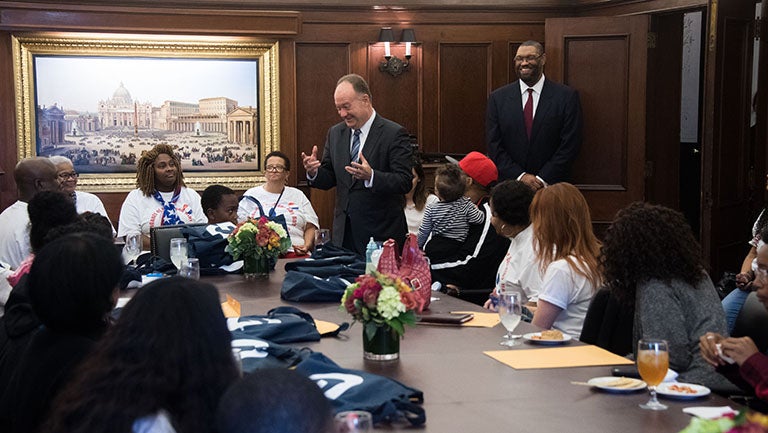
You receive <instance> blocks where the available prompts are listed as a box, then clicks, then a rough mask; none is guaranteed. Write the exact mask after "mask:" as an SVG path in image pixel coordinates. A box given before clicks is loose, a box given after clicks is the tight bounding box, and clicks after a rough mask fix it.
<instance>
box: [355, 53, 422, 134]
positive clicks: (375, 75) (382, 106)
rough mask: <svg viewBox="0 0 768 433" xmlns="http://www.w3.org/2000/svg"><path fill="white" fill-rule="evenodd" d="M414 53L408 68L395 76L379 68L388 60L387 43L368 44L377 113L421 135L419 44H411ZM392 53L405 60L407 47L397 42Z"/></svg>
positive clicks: (369, 73) (371, 85) (369, 69)
mask: <svg viewBox="0 0 768 433" xmlns="http://www.w3.org/2000/svg"><path fill="white" fill-rule="evenodd" d="M411 48H412V51H411V53H412V54H413V56H412V57H411V60H412V61H410V62H409V65H408V69H407V70H406V71H405V72H403V73H402V74H400V75H397V76H392V75H390V74H389V73H387V72H383V71H380V70H379V65H380V63H381V62H383V61H384V44H379V43H377V44H370V45H369V47H368V85H369V86H370V87H371V93H372V94H373V106H374V108H375V109H376V112H377V113H379V114H380V115H382V116H384V117H386V118H387V119H389V120H392V121H394V122H397V123H399V124H400V125H403V126H404V127H405V129H407V130H408V132H409V133H410V134H411V135H415V136H416V137H417V138H418V136H419V129H420V128H419V126H420V122H419V113H420V112H421V110H420V109H419V102H420V99H421V98H420V96H419V95H420V94H421V91H420V86H419V83H420V82H421V80H420V79H419V78H420V77H419V75H420V71H421V68H419V60H421V55H420V54H421V53H420V52H419V51H418V46H417V47H411ZM390 52H391V54H392V56H396V57H397V58H399V59H401V60H405V46H404V45H402V44H397V45H394V46H392V47H391V51H390Z"/></svg>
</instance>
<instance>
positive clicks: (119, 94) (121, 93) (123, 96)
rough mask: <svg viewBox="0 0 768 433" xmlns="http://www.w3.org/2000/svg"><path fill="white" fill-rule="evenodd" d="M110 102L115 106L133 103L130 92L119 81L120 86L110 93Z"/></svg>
mask: <svg viewBox="0 0 768 433" xmlns="http://www.w3.org/2000/svg"><path fill="white" fill-rule="evenodd" d="M112 103H113V104H114V105H116V106H123V107H124V106H130V105H132V104H133V98H131V93H130V92H129V91H128V89H126V88H125V87H124V86H123V83H122V82H121V83H120V87H118V88H117V90H115V93H113V94H112Z"/></svg>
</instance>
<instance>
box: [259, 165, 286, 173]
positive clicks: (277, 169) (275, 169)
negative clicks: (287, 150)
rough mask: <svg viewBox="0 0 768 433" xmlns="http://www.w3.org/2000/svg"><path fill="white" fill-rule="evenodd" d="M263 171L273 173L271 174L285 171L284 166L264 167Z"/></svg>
mask: <svg viewBox="0 0 768 433" xmlns="http://www.w3.org/2000/svg"><path fill="white" fill-rule="evenodd" d="M264 169H265V170H267V171H273V172H276V173H282V172H284V171H285V166H284V165H268V166H266V167H264Z"/></svg>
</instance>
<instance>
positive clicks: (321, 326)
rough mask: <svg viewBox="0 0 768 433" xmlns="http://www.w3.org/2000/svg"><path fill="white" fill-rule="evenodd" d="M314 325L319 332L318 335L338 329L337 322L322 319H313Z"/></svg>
mask: <svg viewBox="0 0 768 433" xmlns="http://www.w3.org/2000/svg"><path fill="white" fill-rule="evenodd" d="M315 327H316V328H317V332H319V333H320V335H323V334H327V333H329V332H334V331H336V330H337V329H339V324H338V323H333V322H326V321H323V320H315Z"/></svg>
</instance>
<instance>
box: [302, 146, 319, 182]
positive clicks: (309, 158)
mask: <svg viewBox="0 0 768 433" xmlns="http://www.w3.org/2000/svg"><path fill="white" fill-rule="evenodd" d="M301 162H302V164H304V170H306V172H307V174H308V175H309V176H310V177H314V176H316V175H317V169H318V168H320V161H318V159H317V146H312V153H311V154H310V155H307V154H306V153H304V152H301Z"/></svg>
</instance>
